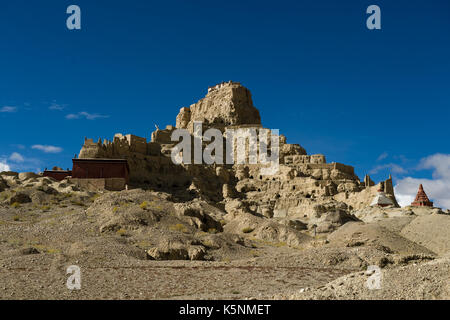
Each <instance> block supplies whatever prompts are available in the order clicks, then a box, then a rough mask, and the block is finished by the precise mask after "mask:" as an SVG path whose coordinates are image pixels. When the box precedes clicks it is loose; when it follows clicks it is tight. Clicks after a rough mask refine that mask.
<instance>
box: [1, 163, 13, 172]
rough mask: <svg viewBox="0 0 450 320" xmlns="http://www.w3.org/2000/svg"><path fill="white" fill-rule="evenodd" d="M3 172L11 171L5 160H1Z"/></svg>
mask: <svg viewBox="0 0 450 320" xmlns="http://www.w3.org/2000/svg"><path fill="white" fill-rule="evenodd" d="M3 171H11V168H10V166H9V165H8V164H7V163H6V161H5V160H0V172H3Z"/></svg>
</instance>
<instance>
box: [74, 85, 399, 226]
mask: <svg viewBox="0 0 450 320" xmlns="http://www.w3.org/2000/svg"><path fill="white" fill-rule="evenodd" d="M194 121H201V122H202V123H203V124H204V126H205V127H206V128H216V129H219V130H220V131H221V132H223V133H225V132H226V131H227V130H228V129H230V128H233V129H237V128H254V129H256V130H261V129H262V128H263V126H262V124H261V118H260V114H259V111H258V109H257V108H256V107H255V106H254V105H253V101H252V97H251V93H250V91H249V90H248V89H247V88H245V87H243V86H242V85H241V84H240V83H236V82H231V81H230V82H226V83H221V84H219V85H216V86H214V87H210V88H209V89H208V93H207V94H206V96H205V98H203V99H201V100H200V101H198V102H197V103H195V104H192V105H191V106H190V107H189V108H187V107H183V108H181V110H180V112H179V114H178V116H177V117H176V126H172V125H168V126H167V127H166V128H165V129H163V130H161V129H157V130H156V131H154V132H153V133H152V135H151V141H149V142H148V141H147V140H146V139H145V138H142V137H137V136H134V135H131V134H128V135H122V134H116V135H115V136H114V138H113V140H112V141H109V140H104V141H101V139H99V140H98V142H94V140H93V139H85V143H84V145H83V147H82V149H81V151H80V154H79V158H80V159H126V160H127V161H128V164H129V168H130V184H131V185H133V184H134V185H137V186H145V187H147V188H150V189H156V190H164V191H169V192H172V193H182V191H186V192H189V194H190V196H192V197H201V198H204V199H206V200H208V201H211V202H213V203H215V204H216V205H219V206H222V207H224V206H225V205H226V204H227V203H230V202H232V201H234V202H236V201H239V202H242V203H243V204H244V206H245V207H246V208H248V210H249V211H251V212H253V213H255V214H260V215H263V216H265V217H268V218H278V219H298V220H300V221H304V220H311V221H312V220H315V217H319V216H322V214H323V213H324V212H336V211H337V212H341V213H343V212H351V211H352V210H356V209H361V208H364V207H368V206H370V204H371V202H372V201H373V199H374V198H375V197H376V196H377V194H378V192H379V191H380V190H381V191H382V192H383V194H384V195H385V196H386V197H387V198H388V199H389V200H390V201H391V203H392V206H394V207H398V203H397V201H396V199H395V195H394V188H393V184H392V178H391V177H389V178H388V179H387V180H385V181H381V182H380V183H379V184H375V183H374V182H373V181H372V180H371V178H370V177H369V176H365V178H364V180H363V181H361V180H360V179H359V177H358V176H357V175H356V174H355V172H354V168H353V167H352V166H349V165H345V164H342V163H336V162H333V163H327V161H326V158H325V156H324V155H321V154H316V155H308V154H307V152H306V150H305V149H304V148H303V147H301V146H300V145H299V144H289V143H287V142H286V141H287V140H286V137H284V136H283V135H280V145H279V153H280V154H279V158H280V160H279V161H280V170H279V172H278V173H277V174H276V175H273V176H262V175H261V174H260V173H259V172H260V168H261V165H259V164H243V165H242V164H234V165H216V164H215V165H176V164H174V163H173V162H172V161H171V158H170V153H171V149H172V148H173V147H174V146H175V144H176V142H173V141H172V140H171V134H172V132H173V131H174V130H175V129H177V128H184V129H187V130H188V131H189V132H190V133H192V132H193V123H194ZM340 215H342V214H338V216H340ZM332 224H333V223H329V224H326V226H324V229H325V230H324V231H326V230H328V229H330V228H332ZM319 231H320V229H319Z"/></svg>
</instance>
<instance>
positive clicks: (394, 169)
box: [369, 163, 408, 174]
mask: <svg viewBox="0 0 450 320" xmlns="http://www.w3.org/2000/svg"><path fill="white" fill-rule="evenodd" d="M384 169H389V170H390V171H391V173H394V174H405V173H407V172H408V171H407V170H405V169H404V168H403V167H400V166H399V165H398V164H395V163H388V164H382V165H379V166H376V167H375V168H373V169H372V170H370V172H369V173H370V174H376V173H378V172H380V171H381V170H384Z"/></svg>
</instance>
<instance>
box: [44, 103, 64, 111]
mask: <svg viewBox="0 0 450 320" xmlns="http://www.w3.org/2000/svg"><path fill="white" fill-rule="evenodd" d="M48 108H49V109H50V110H58V111H61V110H64V109H65V108H66V105H62V104H58V103H56V102H52V104H51V105H50V107H48Z"/></svg>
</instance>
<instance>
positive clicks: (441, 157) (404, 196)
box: [395, 153, 450, 209]
mask: <svg viewBox="0 0 450 320" xmlns="http://www.w3.org/2000/svg"><path fill="white" fill-rule="evenodd" d="M425 169H431V170H433V173H432V176H433V179H417V178H413V177H406V178H404V179H401V180H399V181H398V182H397V184H396V186H395V195H396V197H397V200H398V202H399V204H400V205H401V206H405V205H409V204H411V201H412V200H414V198H415V196H416V194H417V190H418V189H419V185H420V184H423V187H424V189H425V192H426V193H427V195H428V198H430V200H431V201H434V204H435V206H437V207H442V208H445V209H448V208H450V154H440V153H437V154H434V155H431V156H429V157H426V158H423V159H422V160H421V161H420V163H419V166H418V170H425Z"/></svg>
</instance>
